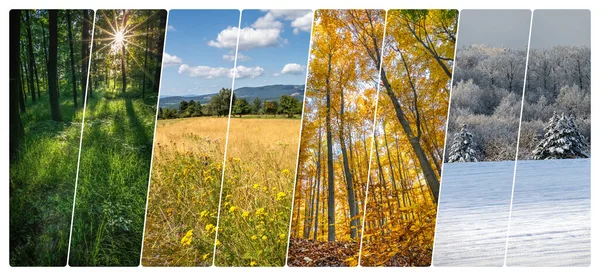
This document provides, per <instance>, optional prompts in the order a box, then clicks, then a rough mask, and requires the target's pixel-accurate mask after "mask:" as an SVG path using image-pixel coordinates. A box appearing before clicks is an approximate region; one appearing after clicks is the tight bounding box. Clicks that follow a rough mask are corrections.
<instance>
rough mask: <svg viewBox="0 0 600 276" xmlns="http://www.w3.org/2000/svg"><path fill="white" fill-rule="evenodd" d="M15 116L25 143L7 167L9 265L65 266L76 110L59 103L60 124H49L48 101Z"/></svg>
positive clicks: (76, 133)
mask: <svg viewBox="0 0 600 276" xmlns="http://www.w3.org/2000/svg"><path fill="white" fill-rule="evenodd" d="M41 96H42V97H41V98H39V99H38V101H37V103H35V104H33V103H31V102H28V103H27V105H26V113H24V114H23V113H21V114H20V116H21V119H22V121H23V125H24V129H25V137H24V141H23V145H22V148H21V151H20V155H19V158H18V159H17V160H15V161H14V162H13V163H11V164H10V264H11V265H14V266H26V265H42V266H63V265H65V264H66V257H67V250H68V247H69V244H68V243H69V229H70V228H69V227H70V221H71V210H72V205H73V192H74V187H75V175H76V171H77V154H78V152H79V136H80V132H81V109H80V110H79V111H78V112H75V110H74V108H73V104H72V102H70V100H71V95H70V94H67V93H63V95H62V97H61V98H60V102H61V106H60V107H61V113H62V117H63V122H54V121H52V120H51V119H50V106H49V100H48V95H47V94H45V93H42V95H41Z"/></svg>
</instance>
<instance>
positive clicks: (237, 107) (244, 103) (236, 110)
mask: <svg viewBox="0 0 600 276" xmlns="http://www.w3.org/2000/svg"><path fill="white" fill-rule="evenodd" d="M251 110H252V109H251V106H250V104H249V103H248V100H246V99H245V98H238V99H237V100H235V103H234V104H233V108H232V109H231V113H232V114H234V115H239V116H240V117H242V115H246V114H250V111H251Z"/></svg>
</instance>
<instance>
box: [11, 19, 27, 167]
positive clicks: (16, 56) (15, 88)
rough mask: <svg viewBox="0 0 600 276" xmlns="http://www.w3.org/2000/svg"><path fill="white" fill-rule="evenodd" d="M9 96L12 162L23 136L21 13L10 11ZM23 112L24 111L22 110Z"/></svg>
mask: <svg viewBox="0 0 600 276" xmlns="http://www.w3.org/2000/svg"><path fill="white" fill-rule="evenodd" d="M9 24H10V34H9V35H10V40H9V45H10V58H9V67H10V72H9V74H10V84H9V85H10V87H9V89H10V94H9V95H10V96H9V113H10V114H9V116H10V119H9V120H10V122H9V123H10V131H9V133H10V134H9V136H10V141H9V144H10V145H9V147H10V149H9V158H10V159H11V160H14V159H15V158H16V157H17V156H18V152H19V147H20V145H21V140H22V139H23V136H25V131H24V129H23V123H22V122H21V115H19V101H20V100H19V98H20V96H19V94H20V93H21V75H20V72H21V69H20V68H19V60H20V56H21V49H20V46H19V43H20V42H21V11H20V10H11V11H10V23H9ZM23 110H24V109H23Z"/></svg>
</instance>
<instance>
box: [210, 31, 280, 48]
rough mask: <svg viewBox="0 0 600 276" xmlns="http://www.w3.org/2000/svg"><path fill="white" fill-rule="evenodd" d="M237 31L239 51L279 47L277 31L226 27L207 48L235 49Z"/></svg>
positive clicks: (278, 32)
mask: <svg viewBox="0 0 600 276" xmlns="http://www.w3.org/2000/svg"><path fill="white" fill-rule="evenodd" d="M238 31H239V33H240V45H239V49H241V50H250V49H255V48H266V47H271V46H277V45H279V34H280V33H281V30H279V29H254V28H250V27H245V28H242V29H241V30H240V29H238V28H237V27H228V28H227V29H225V30H222V31H221V32H220V33H219V34H218V35H217V39H216V40H211V41H209V42H208V45H209V46H213V47H217V48H226V49H235V46H236V43H237V36H238Z"/></svg>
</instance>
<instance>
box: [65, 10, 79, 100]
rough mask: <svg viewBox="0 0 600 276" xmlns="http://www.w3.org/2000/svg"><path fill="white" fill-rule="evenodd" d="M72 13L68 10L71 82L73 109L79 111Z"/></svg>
mask: <svg viewBox="0 0 600 276" xmlns="http://www.w3.org/2000/svg"><path fill="white" fill-rule="evenodd" d="M71 25H73V21H71V11H70V10H67V31H68V34H69V56H70V57H71V82H72V85H73V107H74V108H75V109H77V76H75V57H74V55H73V32H72V31H71Z"/></svg>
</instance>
